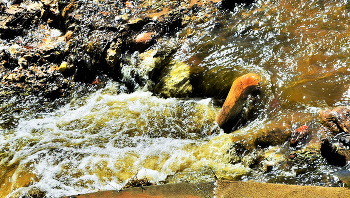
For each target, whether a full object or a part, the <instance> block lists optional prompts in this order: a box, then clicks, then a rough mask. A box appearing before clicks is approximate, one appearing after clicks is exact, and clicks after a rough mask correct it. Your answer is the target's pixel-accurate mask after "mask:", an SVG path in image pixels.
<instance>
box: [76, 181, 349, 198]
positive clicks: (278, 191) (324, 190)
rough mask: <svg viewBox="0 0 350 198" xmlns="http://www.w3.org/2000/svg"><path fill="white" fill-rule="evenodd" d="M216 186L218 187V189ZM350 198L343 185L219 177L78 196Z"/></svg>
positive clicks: (79, 196)
mask: <svg viewBox="0 0 350 198" xmlns="http://www.w3.org/2000/svg"><path fill="white" fill-rule="evenodd" d="M215 187H216V188H215ZM214 195H215V196H216V197H225V198H231V197H259V198H260V197H269V198H274V197H278V198H279V197H287V198H288V197H304V198H308V197H349V196H350V190H349V189H348V188H341V187H320V186H298V185H285V184H268V183H258V182H241V181H228V180H218V181H217V185H216V186H215V185H214V184H213V183H199V184H191V183H181V184H166V185H159V186H148V187H145V188H144V189H142V188H140V187H137V188H131V189H128V191H122V192H118V191H101V192H97V193H91V194H85V195H77V196H74V197H76V198H94V197H99V198H103V197H108V198H131V197H144V198H163V197H167V198H169V197H176V198H182V197H183V198H185V197H186V198H189V197H191V198H195V197H197V198H199V197H214Z"/></svg>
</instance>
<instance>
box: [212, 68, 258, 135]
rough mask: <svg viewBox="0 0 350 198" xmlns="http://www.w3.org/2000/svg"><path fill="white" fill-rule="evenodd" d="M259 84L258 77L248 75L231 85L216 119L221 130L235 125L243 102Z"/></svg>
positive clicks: (251, 74)
mask: <svg viewBox="0 0 350 198" xmlns="http://www.w3.org/2000/svg"><path fill="white" fill-rule="evenodd" d="M260 82H261V77H260V76H259V75H257V74H253V73H249V74H246V75H243V76H241V77H239V78H237V79H236V80H235V81H234V82H233V83H232V86H231V89H230V92H229V93H228V95H227V98H226V100H225V103H224V105H223V106H222V108H221V110H220V113H219V115H218V117H217V119H216V121H217V123H218V125H219V126H220V127H221V128H223V129H225V130H226V129H227V130H230V129H231V128H232V127H234V126H235V125H236V123H237V121H238V119H239V118H238V116H239V115H240V113H241V112H242V110H243V104H244V101H245V100H246V99H247V97H248V95H249V94H250V93H251V92H253V91H255V90H257V88H258V87H259V84H260Z"/></svg>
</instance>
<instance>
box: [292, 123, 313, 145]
mask: <svg viewBox="0 0 350 198" xmlns="http://www.w3.org/2000/svg"><path fill="white" fill-rule="evenodd" d="M308 134H309V127H308V126H306V125H303V126H301V127H299V128H297V129H295V130H294V131H293V132H292V139H291V140H290V146H292V147H296V146H297V145H298V144H299V143H302V141H303V140H305V139H306V137H307V136H308Z"/></svg>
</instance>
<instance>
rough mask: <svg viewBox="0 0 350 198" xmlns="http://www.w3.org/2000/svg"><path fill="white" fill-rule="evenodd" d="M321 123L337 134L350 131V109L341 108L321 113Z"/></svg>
mask: <svg viewBox="0 0 350 198" xmlns="http://www.w3.org/2000/svg"><path fill="white" fill-rule="evenodd" d="M320 118H321V123H322V124H323V125H324V126H325V127H327V128H328V129H329V130H331V131H332V132H333V133H335V134H337V133H340V132H347V133H348V131H349V130H350V107H345V106H340V107H336V108H333V109H325V110H322V111H321V112H320Z"/></svg>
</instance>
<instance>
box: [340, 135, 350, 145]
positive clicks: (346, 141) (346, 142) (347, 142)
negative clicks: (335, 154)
mask: <svg viewBox="0 0 350 198" xmlns="http://www.w3.org/2000/svg"><path fill="white" fill-rule="evenodd" d="M339 142H340V143H342V144H343V145H344V146H348V147H349V146H350V136H349V135H346V136H342V137H341V138H340V139H339Z"/></svg>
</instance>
